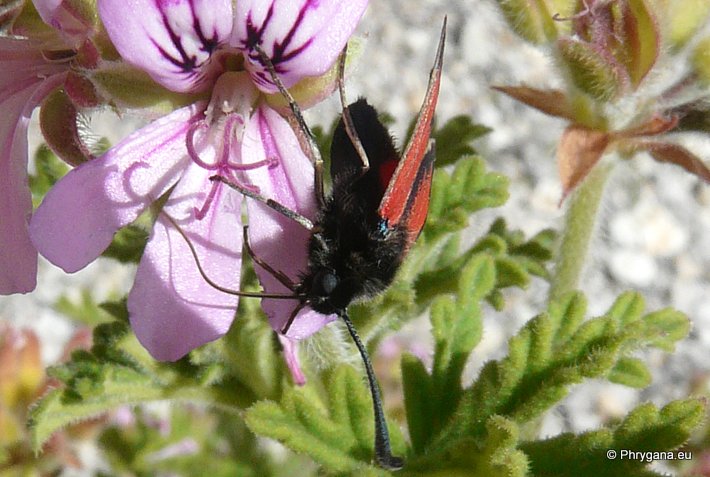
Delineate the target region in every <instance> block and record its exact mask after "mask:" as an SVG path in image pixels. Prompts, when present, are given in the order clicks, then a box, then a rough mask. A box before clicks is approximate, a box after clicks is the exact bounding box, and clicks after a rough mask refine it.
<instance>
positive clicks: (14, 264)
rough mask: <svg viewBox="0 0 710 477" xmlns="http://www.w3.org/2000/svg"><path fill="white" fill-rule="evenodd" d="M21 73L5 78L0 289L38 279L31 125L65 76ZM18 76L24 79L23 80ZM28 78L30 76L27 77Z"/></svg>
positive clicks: (24, 287) (0, 103)
mask: <svg viewBox="0 0 710 477" xmlns="http://www.w3.org/2000/svg"><path fill="white" fill-rule="evenodd" d="M65 77H66V75H64V74H56V75H53V76H50V77H48V78H46V79H44V80H43V79H41V78H38V77H35V78H22V77H18V78H17V79H16V81H15V82H14V83H11V84H5V83H3V84H0V110H2V112H3V114H2V116H1V117H0V118H1V119H0V204H2V207H1V208H0V294H3V295H7V294H10V293H27V292H29V291H32V290H33V289H34V288H35V285H36V278H37V251H36V250H35V247H34V246H33V245H32V242H31V241H30V235H29V231H28V221H29V217H30V215H31V214H32V197H31V194H30V189H29V187H28V185H27V155H28V151H27V127H28V124H29V121H30V117H31V115H32V111H33V110H34V109H35V107H36V106H37V105H38V104H39V103H40V102H41V101H42V99H43V98H44V97H46V96H47V95H48V94H49V93H50V92H51V91H52V90H54V89H55V88H57V87H58V86H59V85H61V84H62V82H64V79H65ZM17 80H19V81H20V83H19V84H18V82H17ZM25 80H26V81H25Z"/></svg>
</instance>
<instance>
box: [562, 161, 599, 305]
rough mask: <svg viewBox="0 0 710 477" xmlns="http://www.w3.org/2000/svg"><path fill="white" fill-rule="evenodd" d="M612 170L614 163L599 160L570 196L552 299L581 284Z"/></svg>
mask: <svg viewBox="0 0 710 477" xmlns="http://www.w3.org/2000/svg"><path fill="white" fill-rule="evenodd" d="M610 172H611V165H609V164H598V165H597V166H596V167H594V169H592V171H591V172H590V173H589V176H587V178H586V179H585V180H584V182H582V184H581V185H580V186H579V188H578V189H577V190H576V191H575V192H574V194H573V195H572V197H571V199H570V204H569V208H568V209H567V213H566V214H565V224H564V229H563V230H562V234H561V241H560V248H559V251H558V254H557V262H556V263H555V271H554V274H553V277H552V281H551V283H550V295H549V299H550V300H556V299H558V298H560V297H561V296H562V295H564V294H565V293H567V292H569V291H572V290H575V289H577V288H578V285H579V278H580V276H581V274H582V270H583V269H584V264H585V262H586V258H587V252H588V250H589V244H590V242H591V240H592V237H593V235H594V223H595V221H596V218H597V211H598V209H599V204H600V203H601V198H602V193H603V192H604V185H605V184H606V181H607V178H608V177H609V173H610Z"/></svg>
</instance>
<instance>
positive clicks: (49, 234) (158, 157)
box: [30, 102, 206, 272]
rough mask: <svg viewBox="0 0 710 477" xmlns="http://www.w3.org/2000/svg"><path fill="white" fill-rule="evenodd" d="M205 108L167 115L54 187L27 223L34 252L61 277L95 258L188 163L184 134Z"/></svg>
mask: <svg viewBox="0 0 710 477" xmlns="http://www.w3.org/2000/svg"><path fill="white" fill-rule="evenodd" d="M205 106H206V105H205V103H204V102H200V103H195V104H193V105H191V106H187V107H184V108H181V109H178V110H176V111H173V112H172V113H170V114H169V115H167V116H164V117H162V118H160V119H158V120H157V121H154V122H153V123H151V124H149V125H147V126H145V127H143V128H142V129H140V130H138V131H136V132H135V133H133V134H131V135H130V136H128V137H127V138H125V139H124V140H123V141H121V142H120V143H119V144H117V145H116V146H115V147H113V148H111V149H110V150H109V151H108V152H106V153H105V154H104V155H103V156H101V157H99V158H96V159H93V160H91V161H89V162H86V163H84V164H82V165H81V166H79V167H77V168H75V169H73V170H71V171H70V172H69V173H68V174H67V175H66V176H64V177H63V178H62V179H61V180H60V181H59V182H57V184H55V185H54V187H52V189H50V191H49V193H47V195H46V196H45V198H44V200H43V201H42V204H41V205H40V207H39V208H38V209H37V211H36V212H35V214H34V216H33V217H32V220H31V222H30V235H31V237H32V241H33V243H34V244H35V246H36V247H37V250H38V251H39V252H40V253H41V254H42V255H43V256H44V257H46V258H47V259H48V260H49V261H50V262H52V263H54V264H55V265H57V266H59V267H61V268H63V269H64V270H65V271H67V272H75V271H77V270H80V269H81V268H83V267H85V266H86V265H87V264H89V263H90V262H91V261H93V260H94V259H96V258H97V257H98V256H99V255H100V254H101V253H102V252H103V251H104V250H105V249H106V247H107V246H108V245H109V244H110V243H111V240H112V239H113V236H114V234H115V233H116V232H117V231H118V229H120V228H121V227H123V226H125V225H128V224H129V223H131V222H133V221H134V220H135V219H136V218H137V217H138V215H140V214H141V213H142V212H143V211H144V210H145V209H146V208H147V207H148V206H150V204H151V203H153V202H154V201H155V200H157V199H158V198H159V197H160V196H161V195H163V194H164V193H165V192H167V190H168V189H169V188H170V187H172V186H173V185H174V184H175V183H176V182H177V181H178V179H179V178H180V177H181V175H182V174H183V172H184V169H185V167H186V165H187V164H188V162H189V159H188V154H187V147H186V135H187V132H188V131H189V129H190V128H191V127H192V125H193V124H194V122H195V121H197V120H199V119H201V118H202V117H203V115H204V109H205Z"/></svg>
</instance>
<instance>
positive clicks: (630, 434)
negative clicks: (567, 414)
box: [521, 399, 705, 477]
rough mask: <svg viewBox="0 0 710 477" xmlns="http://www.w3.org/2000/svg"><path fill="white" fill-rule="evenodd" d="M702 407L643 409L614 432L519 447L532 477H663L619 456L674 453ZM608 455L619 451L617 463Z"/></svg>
mask: <svg viewBox="0 0 710 477" xmlns="http://www.w3.org/2000/svg"><path fill="white" fill-rule="evenodd" d="M704 408H705V405H704V403H702V402H701V401H700V400H697V399H687V400H683V401H674V402H672V403H670V404H668V405H667V406H665V407H664V408H662V409H661V410H658V409H657V408H656V407H655V406H654V405H653V404H642V405H641V406H639V407H637V408H636V409H635V410H633V411H632V412H631V413H630V414H629V415H628V416H627V417H626V418H625V419H624V420H623V421H622V422H621V423H620V424H619V425H617V426H615V428H613V429H603V430H598V431H590V432H585V433H582V434H579V435H575V434H570V433H565V434H562V435H559V436H557V437H554V438H551V439H546V440H541V441H534V442H527V443H523V444H522V445H521V448H522V450H523V451H525V453H526V454H527V455H528V456H529V458H530V463H531V466H530V471H531V475H545V476H549V477H557V476H559V477H563V476H569V475H574V476H576V477H585V476H589V477H596V476H599V475H604V476H612V477H613V476H618V477H647V476H649V477H650V476H660V475H661V474H657V473H654V472H651V471H649V470H648V469H647V467H648V465H649V459H646V460H645V461H644V460H642V459H640V458H637V459H631V458H628V456H627V457H626V458H622V456H621V452H622V451H636V452H662V451H670V450H673V449H676V448H677V447H678V446H680V445H682V444H683V443H684V442H685V441H686V440H687V439H688V438H689V437H690V433H691V431H692V430H693V429H694V428H695V427H696V426H697V425H698V424H699V423H700V422H701V421H702V419H703V418H704ZM608 451H612V452H615V453H616V454H615V458H613V459H612V458H608V457H607V452H608ZM651 460H653V459H651ZM655 460H658V459H655Z"/></svg>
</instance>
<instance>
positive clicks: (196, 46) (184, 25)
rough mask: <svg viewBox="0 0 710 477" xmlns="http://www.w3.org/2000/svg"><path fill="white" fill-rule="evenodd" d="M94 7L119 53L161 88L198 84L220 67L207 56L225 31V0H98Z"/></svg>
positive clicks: (228, 8)
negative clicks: (161, 86)
mask: <svg viewBox="0 0 710 477" xmlns="http://www.w3.org/2000/svg"><path fill="white" fill-rule="evenodd" d="M98 7H99V15H100V17H101V20H102V21H103V24H104V26H105V28H106V31H107V32H108V35H109V37H110V38H111V41H112V42H113V44H114V46H115V47H116V49H117V50H118V52H119V53H120V54H121V56H122V57H123V59H124V60H126V61H127V62H129V63H131V64H132V65H134V66H136V67H138V68H140V69H142V70H144V71H146V72H147V73H148V74H149V75H150V76H151V77H152V78H153V79H154V80H155V81H157V82H158V83H160V84H161V85H163V86H165V87H166V88H168V89H170V90H172V91H177V92H188V91H198V90H202V89H205V88H206V87H208V86H209V83H210V82H209V80H210V79H212V78H213V77H214V76H215V75H216V74H218V73H219V72H220V71H221V68H220V67H219V65H217V64H216V62H213V61H211V59H212V55H213V53H214V52H215V50H216V49H217V48H218V47H219V46H220V45H222V44H224V43H226V42H227V41H228V39H229V37H230V33H231V30H232V24H233V23H232V22H233V10H232V2H231V1H230V0H99V2H98Z"/></svg>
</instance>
